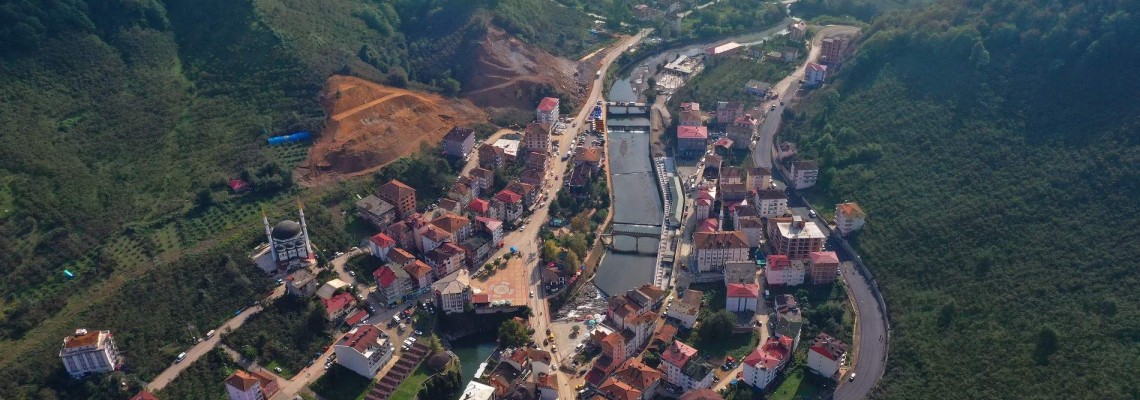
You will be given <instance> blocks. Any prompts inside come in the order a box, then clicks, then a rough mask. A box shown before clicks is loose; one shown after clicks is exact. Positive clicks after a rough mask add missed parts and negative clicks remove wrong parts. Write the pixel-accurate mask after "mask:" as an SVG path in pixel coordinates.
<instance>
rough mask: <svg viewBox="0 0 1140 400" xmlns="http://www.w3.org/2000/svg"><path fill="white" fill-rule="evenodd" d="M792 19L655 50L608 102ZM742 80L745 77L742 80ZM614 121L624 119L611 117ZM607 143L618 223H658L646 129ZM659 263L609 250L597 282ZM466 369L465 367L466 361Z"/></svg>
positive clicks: (635, 276) (633, 95)
mask: <svg viewBox="0 0 1140 400" xmlns="http://www.w3.org/2000/svg"><path fill="white" fill-rule="evenodd" d="M790 21H791V20H790V19H785V20H784V21H782V22H780V23H779V24H776V25H775V26H774V27H772V28H769V29H767V30H764V31H761V32H754V33H746V34H740V35H736V36H732V37H729V38H724V39H720V40H716V41H710V42H704V43H696V44H691V45H687V46H683V47H680V48H675V49H669V50H665V51H663V52H660V53H658V54H655V55H652V56H650V57H648V58H646V59H645V60H643V61H642V62H641V64H639V65H638V66H637V67H634V68H631V69H630V72H629V74H628V75H626V76H622V77H619V79H617V80H615V81H614V84H613V86H612V87H610V90H609V92H608V93H607V95H606V100H608V101H620V102H631V101H644V100H645V99H644V98H643V97H642V96H641V93H640V92H639V90H640V89H639V88H644V86H645V81H647V80H648V72H649V66H652V65H657V64H663V63H667V62H669V61H672V60H674V59H676V58H677V57H678V56H679V55H682V54H683V55H686V56H695V55H698V54H700V53H701V52H702V51H704V49H705V48H708V47H709V46H713V45H718V44H722V43H727V42H737V43H740V44H743V45H746V46H747V45H752V44H758V43H761V42H763V41H765V40H767V39H768V38H771V37H772V36H774V35H777V34H781V33H786V32H787V29H785V27H786V26H787V25H788V23H789V22H790ZM742 84H743V82H742ZM607 122H611V123H614V124H615V125H620V124H622V122H623V120H620V119H615V120H613V121H607ZM607 139H608V140H607V142H606V146H608V147H609V157H610V171H609V173H610V174H611V176H612V178H613V185H614V187H613V191H614V223H619V224H620V223H627V224H643V225H656V226H660V225H661V222H662V217H663V212H664V210H663V207H664V206H663V203H662V199H661V193H660V190H659V189H658V187H657V182H656V175H655V173H654V172H653V166H652V160H651V159H650V152H649V133H648V132H610V133H609V137H608V138H607ZM656 262H657V257H656V249H654V252H653V253H615V252H613V251H612V250H607V251H606V255H605V257H604V258H603V259H602V264H601V265H599V266H598V272H597V275H596V276H595V277H594V284H595V285H596V286H597V287H598V289H599V290H601V291H602V293H604V295H606V296H612V295H616V294H620V293H622V292H625V291H627V290H629V289H633V288H636V287H638V286H641V285H643V284H645V283H651V282H653V271H654V268H655V267H656V266H655V263H656ZM464 368H467V366H466V364H465V365H464Z"/></svg>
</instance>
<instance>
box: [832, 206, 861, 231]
mask: <svg viewBox="0 0 1140 400" xmlns="http://www.w3.org/2000/svg"><path fill="white" fill-rule="evenodd" d="M866 222H867V214H866V213H864V212H863V208H862V207H859V205H858V204H855V203H843V204H836V205H835V229H836V230H838V231H839V233H842V234H843V236H847V235H848V234H850V233H851V232H855V231H857V230H859V229H862V228H863V224H864V223H866Z"/></svg>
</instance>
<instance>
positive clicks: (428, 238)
mask: <svg viewBox="0 0 1140 400" xmlns="http://www.w3.org/2000/svg"><path fill="white" fill-rule="evenodd" d="M422 229H423V231H422V233H420V251H422V252H423V253H421V254H426V253H428V252H431V251H432V250H435V248H436V247H439V246H440V245H442V244H443V243H444V242H448V241H451V240H454V239H453V236H452V235H451V233H450V232H448V231H446V230H443V228H440V227H438V226H435V225H433V224H428V225H426V226H424V227H423V228H422Z"/></svg>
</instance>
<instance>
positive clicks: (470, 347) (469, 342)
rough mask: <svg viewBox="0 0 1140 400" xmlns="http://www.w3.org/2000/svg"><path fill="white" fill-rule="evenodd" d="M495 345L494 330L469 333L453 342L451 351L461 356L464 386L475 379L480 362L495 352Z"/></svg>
mask: <svg viewBox="0 0 1140 400" xmlns="http://www.w3.org/2000/svg"><path fill="white" fill-rule="evenodd" d="M495 347H496V343H495V333H494V332H487V333H478V334H474V335H467V336H465V337H463V338H461V339H458V340H454V341H452V342H451V352H452V353H455V356H456V357H459V362H460V364H461V365H460V366H461V370H462V373H463V386H464V387H466V386H467V383H469V382H471V381H472V380H473V379H475V372H476V371H478V370H479V364H482V363H483V362H484V361H487V357H490V356H491V354H492V353H494V352H495Z"/></svg>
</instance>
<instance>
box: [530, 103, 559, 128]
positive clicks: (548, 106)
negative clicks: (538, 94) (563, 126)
mask: <svg viewBox="0 0 1140 400" xmlns="http://www.w3.org/2000/svg"><path fill="white" fill-rule="evenodd" d="M534 114H535V115H534V118H535V121H537V122H538V123H540V124H547V125H554V123H556V122H558V98H557V97H543V98H542V101H539V102H538V108H536V109H535V110H534Z"/></svg>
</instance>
